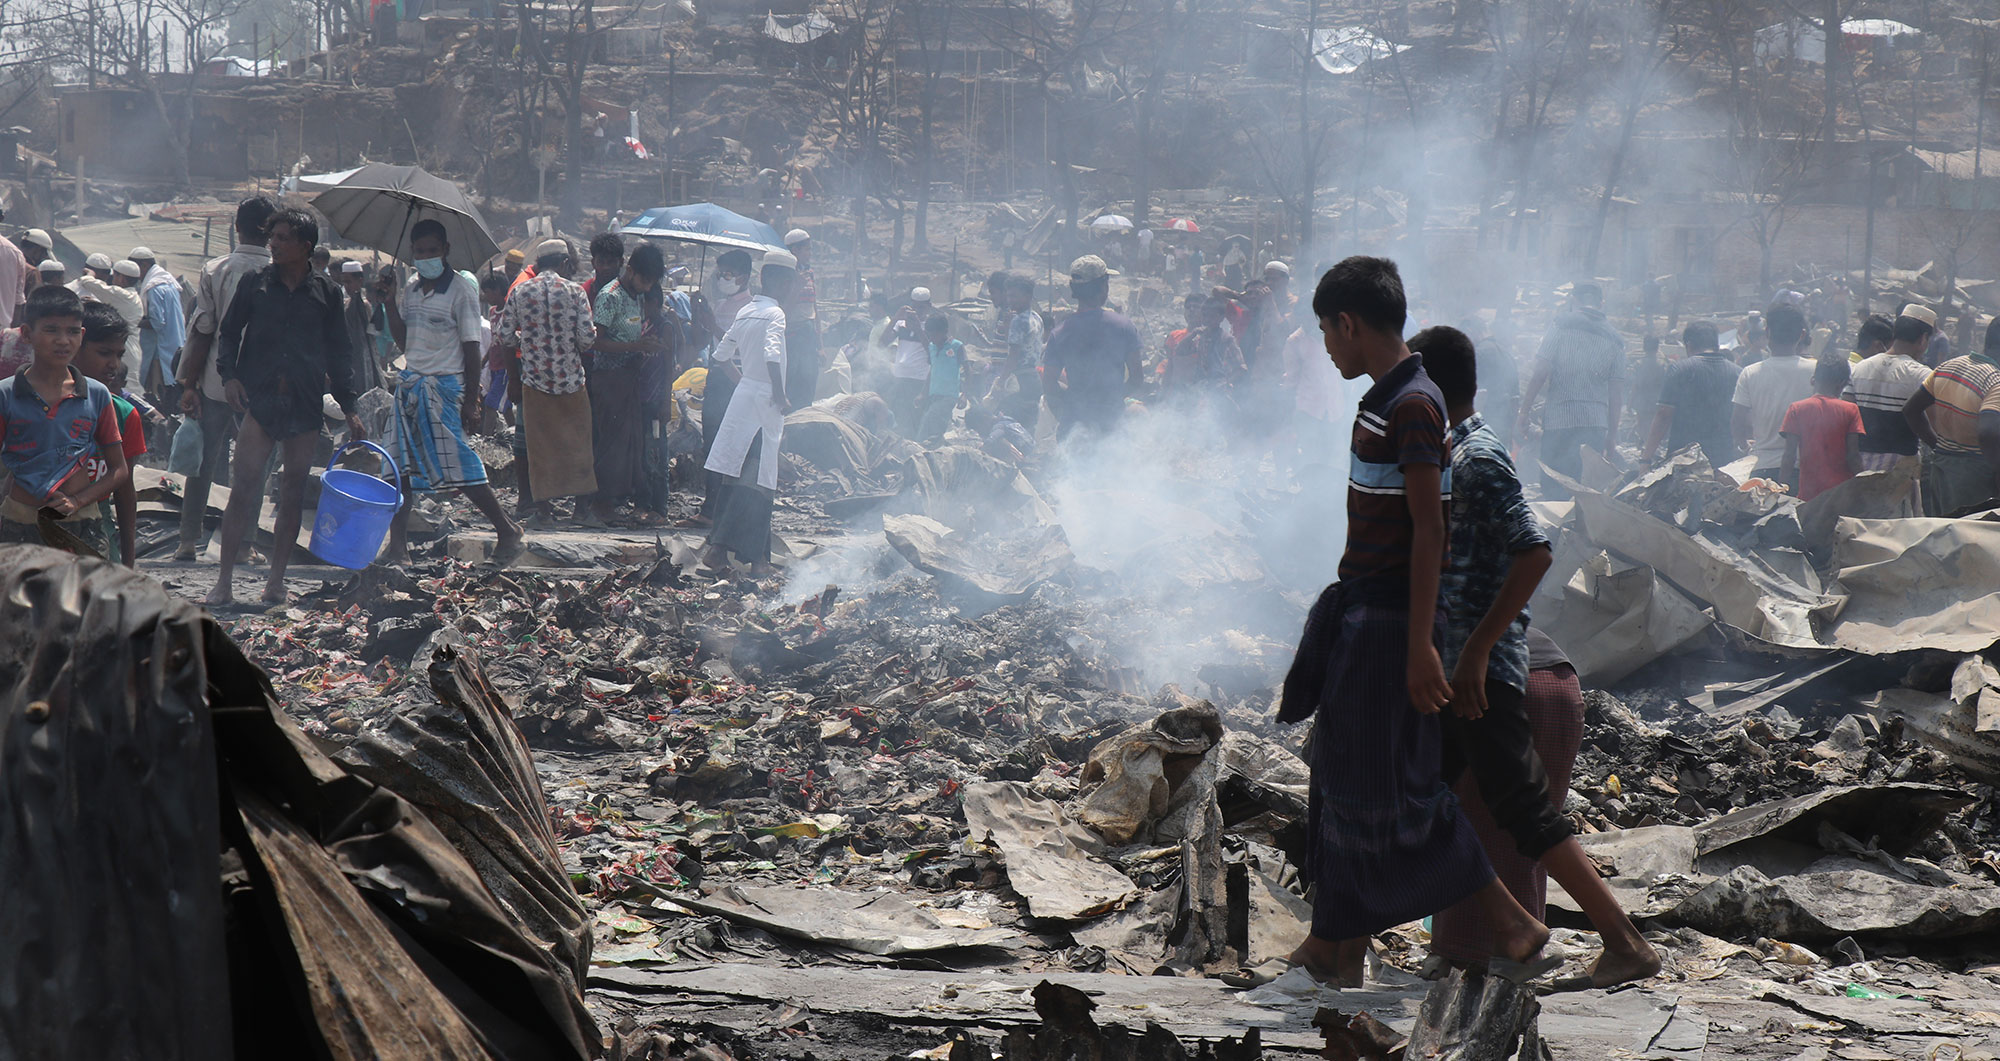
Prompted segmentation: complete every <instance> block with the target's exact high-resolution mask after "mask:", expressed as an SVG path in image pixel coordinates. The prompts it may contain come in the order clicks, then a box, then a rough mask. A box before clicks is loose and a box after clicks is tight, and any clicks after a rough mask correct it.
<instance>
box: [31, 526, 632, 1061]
mask: <svg viewBox="0 0 2000 1061" xmlns="http://www.w3.org/2000/svg"><path fill="white" fill-rule="evenodd" d="M0 584H3V585H4V590H0V592H5V593H6V595H7V600H8V601H9V605H10V606H9V607H7V608H6V609H4V610H0V626H4V627H7V628H10V633H12V634H13V636H12V637H10V638H8V639H7V642H6V645H7V647H6V648H0V673H5V674H6V675H7V676H8V677H9V678H10V679H11V680H10V681H9V682H8V692H7V693H6V694H5V699H4V700H0V708H11V710H7V711H6V713H5V715H4V717H0V791H4V792H5V793H6V795H5V798H7V799H8V800H9V805H10V813H9V814H8V815H5V816H0V852H4V854H5V856H6V857H5V858H4V859H3V860H0V862H4V865H0V879H4V880H5V882H6V883H5V885H4V887H5V891H4V892H0V894H5V895H7V897H8V903H9V911H8V912H9V916H10V923H12V925H13V927H12V928H10V930H9V931H8V932H6V933H0V992H4V997H7V998H9V1000H10V1004H9V1005H7V1006H4V1007H0V1056H8V1057H13V1056H21V1057H107V1058H125V1057H145V1058H149V1059H150V1058H170V1059H179V1058H187V1059H190V1061H192V1059H197V1058H199V1059H203V1061H210V1059H214V1058H226V1057H230V1056H232V1055H234V1054H239V1053H240V1054H241V1055H242V1056H255V1057H266V1056H287V1057H291V1056H327V1057H332V1058H336V1059H349V1058H351V1059H354V1061H419V1059H424V1061H428V1059H432V1058H466V1059H491V1061H515V1059H519V1061H529V1059H534V1061H543V1059H559V1058H576V1059H587V1058H591V1057H595V1056H596V1055H597V1053H598V1051H599V1049H600V1039H599V1034H598V1031H597V1028H596V1025H595V1023H594V1021H593V1020H592V1019H591V1017H590V1015H589V1013H588V1012H587V1011H586V1010H585V1009H584V1007H583V1000H582V996H581V992H580V989H579V986H578V985H579V984H580V983H581V977H582V975H583V971H584V968H585V965H586V963H587V961H588V940H589V936H588V919H587V918H586V917H585V915H584V913H583V910H582V907H581V906H580V904H578V903H577V901H576V899H575V897H574V896H572V895H569V894H568V893H567V890H566V888H564V889H562V892H561V895H560V896H557V895H555V894H553V893H551V892H550V891H549V890H548V886H549V883H550V882H560V881H561V880H562V869H561V864H560V862H559V861H557V860H556V857H555V854H554V843H553V837H552V836H550V835H549V834H548V831H547V830H548V825H547V818H548V812H547V810H546V808H545V807H544V806H543V804H542V801H541V795H540V788H539V784H538V782H537V781H536V779H535V776H534V772H533V768H532V765H531V764H530V762H529V761H528V758H527V755H526V748H525V746H524V745H522V744H521V742H520V737H519V735H518V733H514V732H513V723H512V722H511V720H509V719H508V718H507V716H506V709H505V706H504V704H502V703H501V702H500V701H499V699H498V698H497V697H495V696H492V695H491V690H490V689H487V688H485V686H484V682H483V679H479V678H478V676H477V668H476V666H473V665H472V664H471V663H470V662H469V661H466V662H464V663H463V666H464V667H465V668H466V669H465V670H463V671H461V670H458V669H457V667H458V666H459V661H457V660H455V659H453V658H449V657H446V658H443V663H444V666H443V667H442V668H434V670H433V674H432V677H433V691H435V692H436V693H437V694H438V696H439V704H438V705H436V706H435V707H434V708H432V709H430V710H432V711H434V712H437V713H438V714H456V715H457V716H458V717H460V718H461V719H463V720H464V726H463V728H462V730H461V731H459V732H462V733H464V734H468V735H470V736H471V738H472V739H474V740H477V741H483V742H485V744H484V746H483V747H482V748H480V749H479V750H478V751H476V752H475V751H467V752H466V753H465V756H466V757H467V758H468V759H471V760H479V759H481V758H482V757H484V762H485V764H486V766H485V769H486V773H485V776H486V778H487V781H488V783H487V785H486V787H485V788H484V790H482V789H481V788H480V787H479V786H478V785H475V784H469V783H466V782H467V779H468V777H469V776H470V775H469V774H468V773H467V772H466V771H460V772H459V773H458V774H456V775H445V776H446V778H447V780H446V781H445V782H443V785H447V786H450V785H455V786H456V787H455V789H454V791H453V792H452V793H451V795H449V796H445V795H441V794H440V793H437V792H424V793H423V794H422V796H421V798H423V799H425V800H427V801H428V807H427V808H425V807H420V806H419V805H418V804H417V803H415V802H412V801H411V800H407V799H405V798H403V797H402V796H400V795H398V794H397V793H396V792H394V791H391V790H390V789H389V788H387V787H384V786H382V785H378V784H376V783H375V782H373V781H370V780H368V779H366V778H364V777H362V776H360V774H358V773H356V772H353V771H350V770H349V769H347V768H346V767H344V766H342V765H341V764H339V763H337V762H335V761H334V760H332V759H330V758H328V757H327V756H326V755H325V754H323V753H322V752H321V751H320V750H319V748H318V747H317V746H316V745H315V744H314V742H313V741H312V740H311V739H310V738H308V737H307V736H306V735H305V734H304V733H302V732H301V731H300V730H299V728H298V727H297V726H296V725H295V724H293V723H292V722H291V721H290V720H289V719H288V718H286V717H285V716H284V715H283V714H282V713H280V712H279V711H278V708H277V702H276V696H275V694H274V692H273V690H272V687H271V683H270V680H269V678H268V677H267V676H266V675H265V674H264V672H263V671H262V670H260V669H259V668H258V667H256V666H255V665H254V664H252V663H250V662H249V661H248V660H247V659H246V658H244V656H243V654H242V653H241V652H240V651H239V650H238V649H237V647H236V645H235V644H234V643H233V642H231V641H230V640H229V638H228V636H227V635H226V634H225V633H223V631H222V629H221V627H219V626H217V625H216V624H215V623H214V621H213V620H211V619H210V618H208V616H207V615H206V614H205V613H203V612H202V611H201V610H200V609H198V608H196V607H195V606H193V605H191V604H188V603H186V602H183V601H180V600H178V599H176V598H173V597H171V596H169V595H168V594H167V592H166V591H165V589H164V588H163V587H161V586H160V585H159V584H158V583H156V582H153V581H151V580H150V579H146V578H144V577H143V576H140V575H137V574H135V573H133V572H130V571H128V570H126V569H124V568H119V567H111V566H107V565H104V564H101V563H98V562H95V561H80V560H78V559H76V558H75V557H71V556H68V555H66V554H62V553H57V552H54V551H51V550H46V549H40V548H29V547H16V548H9V549H5V550H0ZM72 661H74V662H75V663H76V664H79V665H72ZM30 704H43V705H46V713H44V710H43V709H42V708H41V707H36V708H33V709H32V710H31V709H30V708H29V706H28V705H30ZM420 715H422V717H421V718H420V720H419V721H417V722H416V723H414V724H416V725H420V726H425V727H426V728H428V727H432V726H436V725H438V717H437V716H436V715H432V714H423V713H422V712H420ZM433 732H435V730H433ZM413 746H414V745H413ZM384 747H385V748H386V747H387V746H386V745H385V746H384ZM428 751H429V752H430V754H431V759H432V761H433V762H442V761H446V760H448V759H449V758H450V756H448V755H446V754H444V753H442V752H440V751H439V750H438V749H436V748H431V749H428ZM385 754H393V753H386V752H385ZM405 769H421V767H406V768H405ZM218 779H219V780H220V784H219V785H218V783H217V782H218ZM427 810H428V813H427ZM433 815H435V816H436V817H435V818H434V817H433ZM437 819H449V821H448V823H447V825H448V828H449V829H450V830H451V833H450V835H449V836H448V835H447V833H446V832H445V831H444V830H442V829H441V828H440V827H439V825H438V824H436V823H435V822H436V820H437ZM483 819H490V820H483ZM538 831H539V834H540V835H539V836H536V835H535V834H536V833H537V832H538ZM510 833H511V834H515V835H513V836H512V838H511V839H509V837H508V834H510ZM524 835H525V836H529V837H531V838H532V839H528V840H524V839H522V838H521V837H522V836H524ZM218 852H226V853H227V855H228V856H229V857H227V858H226V859H224V861H223V866H224V868H223V870H222V871H221V872H220V873H219V872H218V859H217V853H218ZM475 863H477V866H475ZM489 882H490V883H491V886H490V887H489ZM537 884H540V885H541V886H542V890H541V892H540V893H539V894H540V895H541V898H542V899H543V900H544V901H545V902H546V906H545V908H544V909H543V910H542V912H541V917H542V919H543V922H544V923H542V924H541V925H539V926H537V927H539V928H540V929H542V930H543V931H546V932H548V933H549V934H550V935H551V936H552V937H553V938H554V942H553V943H550V942H547V941H545V940H544V939H543V938H541V936H540V935H539V934H538V932H537V930H536V928H535V927H528V924H529V923H530V922H531V921H533V920H534V919H533V917H532V916H523V915H522V913H521V912H522V911H524V910H526V909H527V907H528V905H529V903H528V902H527V900H525V899H524V898H523V897H524V896H530V895H536V894H537V890H536V885H537ZM559 887H560V886H559ZM225 896H226V897H227V901H228V903H229V908H228V912H227V915H226V916H225V913H224V902H223V900H224V898H225ZM501 896H505V897H506V900H505V901H504V902H503V900H502V898H501ZM112 955H116V956H117V958H118V960H116V961H111V960H108V958H109V956H112ZM23 1003H25V1004H23ZM232 1020H233V1025H232ZM17 1022H18V1023H17ZM232 1040H233V1046H232Z"/></svg>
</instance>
